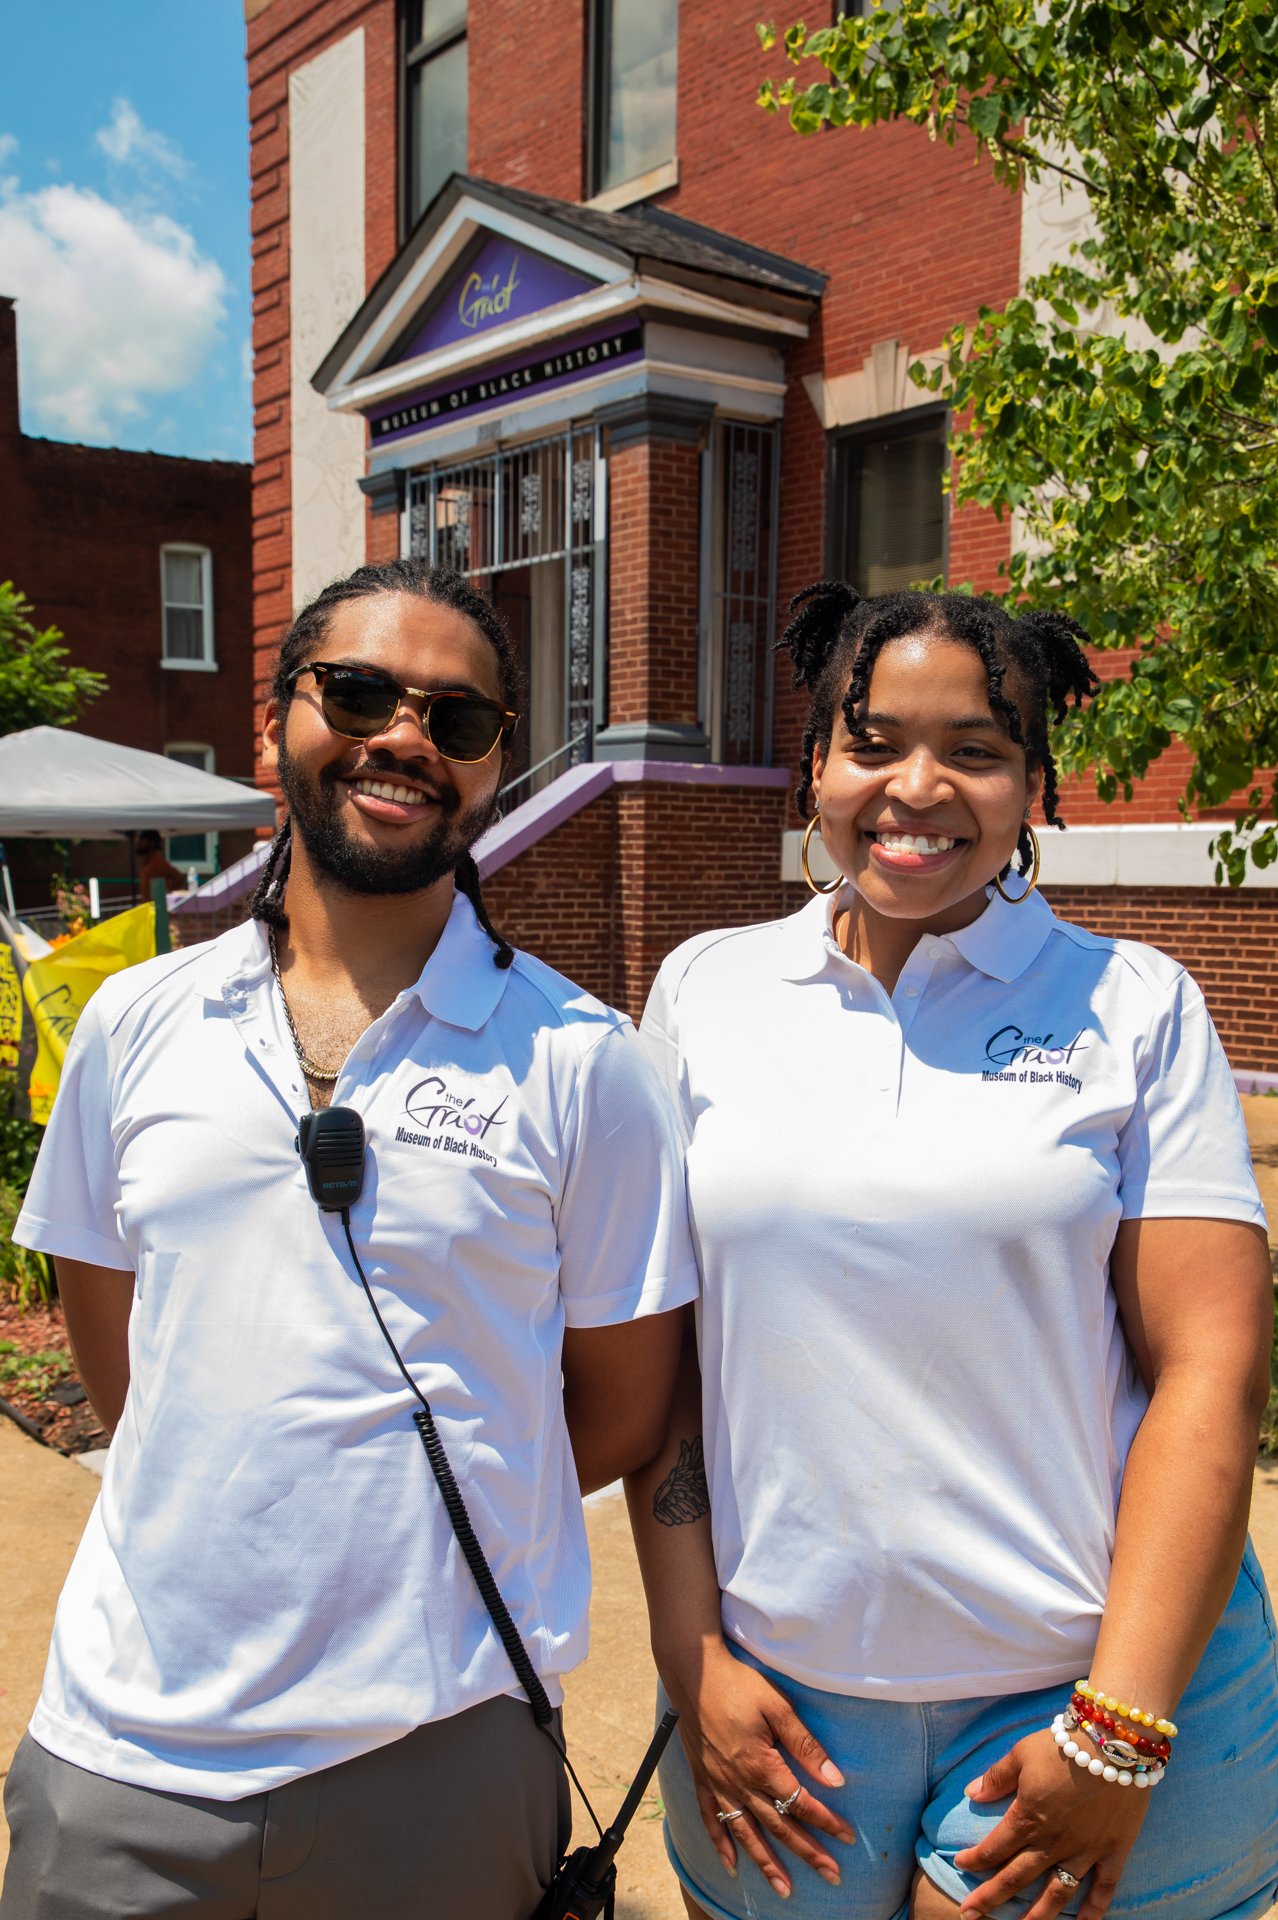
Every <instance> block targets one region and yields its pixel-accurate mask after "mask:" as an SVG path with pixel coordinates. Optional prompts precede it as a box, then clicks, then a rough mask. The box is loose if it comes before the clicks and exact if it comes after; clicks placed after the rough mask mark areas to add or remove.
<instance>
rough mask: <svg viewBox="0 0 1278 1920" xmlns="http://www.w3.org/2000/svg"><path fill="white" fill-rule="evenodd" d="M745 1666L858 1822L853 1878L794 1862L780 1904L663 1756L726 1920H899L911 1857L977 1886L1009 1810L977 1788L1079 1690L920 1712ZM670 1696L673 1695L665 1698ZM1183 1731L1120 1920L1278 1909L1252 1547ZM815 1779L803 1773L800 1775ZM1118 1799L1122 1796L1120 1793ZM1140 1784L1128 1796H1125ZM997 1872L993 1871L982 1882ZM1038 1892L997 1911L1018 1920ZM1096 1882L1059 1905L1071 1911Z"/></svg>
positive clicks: (1260, 1593) (688, 1841) (1274, 1696)
mask: <svg viewBox="0 0 1278 1920" xmlns="http://www.w3.org/2000/svg"><path fill="white" fill-rule="evenodd" d="M734 1651H735V1652H736V1653H737V1655H738V1657H739V1658H741V1659H742V1660H745V1661H746V1662H747V1663H748V1664H749V1665H751V1666H754V1667H757V1668H758V1669H759V1671H760V1672H762V1673H766V1674H767V1676H768V1678H769V1679H770V1680H773V1681H774V1682H775V1683H776V1685H777V1687H778V1689H779V1690H780V1691H781V1692H782V1693H784V1694H785V1695H786V1697H787V1699H789V1701H790V1702H791V1704H792V1705H793V1707H794V1709H795V1711H796V1712H797V1713H798V1715H799V1718H800V1719H801V1720H802V1721H803V1722H804V1723H805V1725H806V1726H807V1727H808V1728H809V1729H810V1730H811V1731H812V1733H814V1734H815V1735H816V1738H817V1739H818V1740H819V1741H820V1742H821V1743H822V1745H823V1746H824V1747H825V1748H826V1750H827V1752H828V1753H829V1754H830V1756H831V1758H832V1759H833V1760H834V1761H835V1762H836V1764H837V1765H838V1766H839V1768H840V1769H841V1770H842V1772H843V1774H844V1776H845V1778H846V1780H847V1785H846V1786H845V1787H844V1788H842V1789H840V1790H839V1791H838V1792H835V1791H833V1790H832V1789H831V1788H829V1787H821V1788H818V1789H815V1791H816V1792H817V1793H818V1796H819V1798H821V1799H823V1800H824V1801H825V1802H826V1803H827V1804H828V1805H830V1806H833V1807H836V1808H837V1809H838V1811H839V1812H840V1813H841V1814H842V1815H843V1817H844V1818H845V1819H846V1820H847V1821H848V1823H849V1824H850V1825H851V1826H852V1827H853V1828H854V1829H855V1830H856V1834H857V1841H856V1845H855V1846H852V1847H844V1846H841V1845H840V1844H839V1842H838V1841H837V1840H833V1841H827V1842H826V1845H827V1846H828V1847H829V1850H830V1851H831V1853H833V1855H834V1857H835V1859H836V1860H837V1861H838V1862H839V1866H840V1868H841V1871H842V1874H843V1884H842V1886H839V1887H831V1886H829V1885H827V1884H826V1882H825V1881H824V1880H822V1879H821V1878H820V1876H819V1875H818V1874H816V1873H815V1872H813V1870H812V1868H810V1867H809V1866H808V1865H807V1864H806V1863H805V1862H804V1861H802V1860H799V1859H798V1858H797V1857H796V1856H795V1855H793V1854H785V1853H784V1850H783V1857H784V1858H785V1862H786V1866H787V1868H788V1870H789V1872H790V1875H791V1879H792V1881H793V1886H794V1891H793V1894H792V1896H791V1898H790V1899H789V1900H781V1899H778V1897H777V1895H776V1894H775V1893H773V1891H772V1889H771V1887H770V1886H769V1885H768V1883H767V1881H766V1880H765V1879H764V1878H763V1875H762V1874H761V1873H760V1872H759V1871H758V1869H757V1868H756V1867H755V1865H754V1863H753V1862H752V1861H751V1860H748V1859H746V1858H745V1856H744V1855H743V1854H742V1853H741V1852H740V1849H738V1869H739V1875H738V1878H737V1879H736V1880H733V1879H731V1878H730V1877H729V1875H728V1874H727V1873H725V1871H724V1868H723V1863H722V1862H721V1860H720V1859H719V1856H718V1854H717V1853H716V1852H715V1850H714V1848H713V1847H712V1846H711V1844H710V1841H709V1839H708V1837H707V1835H706V1830H705V1828H704V1826H703V1825H702V1821H701V1815H700V1812H699V1811H698V1808H697V1802H696V1796H695V1794H694V1792H693V1787H692V1775H691V1773H690V1772H689V1769H688V1763H687V1760H686V1759H685V1758H684V1753H683V1749H682V1747H681V1746H680V1744H679V1742H678V1740H677V1739H676V1740H672V1741H671V1743H670V1745H669V1747H668V1748H667V1749H666V1757H665V1759H664V1761H663V1762H662V1767H661V1791H662V1795H663V1798H664V1800H665V1808H666V1845H667V1848H668V1850H669V1853H670V1858H671V1862H672V1864H673V1866H674V1869H675V1872H676V1873H677V1874H678V1875H679V1878H680V1880H681V1881H682V1882H683V1884H684V1886H685V1887H686V1888H687V1890H688V1892H689V1893H690V1895H691V1896H692V1898H693V1899H694V1900H695V1901H697V1903H698V1904H699V1905H700V1906H702V1907H704V1909H705V1911H706V1913H707V1914H710V1915H711V1916H713V1917H714V1920H782V1916H783V1915H784V1916H785V1920H836V1916H837V1920H897V1917H898V1916H901V1915H903V1914H904V1913H905V1910H906V1907H907V1904H908V1901H909V1895H910V1887H911V1883H912V1881H913V1878H914V1871H915V1867H916V1865H917V1866H919V1867H922V1869H923V1871H924V1873H925V1874H927V1876H928V1878H929V1879H930V1880H932V1881H934V1882H935V1884H936V1885H937V1886H938V1887H939V1888H940V1889H941V1891H942V1892H943V1893H947V1894H949V1896H950V1897H951V1899H954V1900H961V1899H963V1897H964V1895H965V1894H967V1893H969V1892H970V1891H971V1890H972V1889H973V1888H974V1887H976V1886H977V1885H979V1884H980V1879H978V1877H977V1876H974V1875H972V1874H966V1873H962V1872H960V1871H959V1869H958V1868H957V1867H956V1866H955V1865H954V1856H955V1854H956V1853H961V1852H962V1850H963V1848H964V1847H970V1846H974V1845H975V1844H976V1843H977V1841H978V1840H980V1839H982V1838H983V1837H984V1835H985V1834H987V1833H988V1832H989V1831H990V1829H991V1828H992V1827H994V1826H995V1825H996V1824H997V1823H998V1821H999V1820H1000V1819H1001V1818H1002V1816H1003V1814H1004V1813H1005V1812H1006V1810H1007V1807H1008V1804H1009V1803H1008V1802H1007V1801H1006V1800H1002V1801H994V1802H991V1803H990V1804H989V1805H983V1806H974V1805H972V1804H971V1803H970V1802H969V1801H968V1800H967V1799H966V1797H965V1796H964V1792H963V1789H964V1787H965V1786H967V1784H968V1782H969V1781H971V1780H973V1779H975V1777H976V1776H977V1775H978V1774H979V1773H982V1772H984V1770H985V1769H986V1768H987V1767H989V1766H992V1765H993V1763H994V1762H995V1761H996V1760H998V1759H1000V1758H1001V1757H1002V1755H1003V1754H1005V1753H1006V1752H1007V1750H1008V1748H1009V1747H1011V1746H1013V1745H1014V1744H1015V1743H1016V1741H1018V1740H1020V1739H1022V1738H1023V1737H1024V1736H1025V1735H1026V1734H1027V1733H1033V1732H1035V1731H1037V1730H1040V1729H1041V1728H1043V1727H1046V1726H1049V1725H1050V1724H1051V1720H1052V1716H1053V1715H1054V1714H1056V1713H1059V1712H1060V1711H1061V1709H1062V1707H1063V1706H1064V1705H1065V1702H1066V1697H1067V1693H1068V1689H1067V1688H1064V1687H1060V1686H1054V1687H1048V1688H1045V1689H1043V1690H1042V1691H1039V1692H1034V1693H1018V1694H1009V1695H1003V1696H1001V1697H997V1698H990V1699H982V1700H940V1701H935V1702H928V1703H925V1704H923V1705H912V1704H907V1703H905V1702H901V1701H894V1700H858V1699H854V1698H852V1697H850V1696H849V1695H847V1694H838V1693H824V1692H820V1691H818V1690H817V1689H816V1688H815V1687H807V1686H804V1685H802V1684H801V1683H800V1682H799V1681H795V1680H791V1679H789V1678H787V1676H786V1675H785V1674H781V1673H776V1672H774V1671H773V1670H772V1669H771V1668H769V1667H765V1666H764V1665H763V1663H762V1661H759V1660H755V1659H754V1658H753V1657H752V1656H751V1655H749V1654H747V1653H745V1652H744V1651H743V1650H742V1649H741V1648H739V1647H738V1648H735V1649H734ZM663 1704H664V1703H663ZM1176 1718H1177V1721H1178V1723H1179V1725H1180V1728H1181V1733H1180V1737H1179V1739H1178V1740H1177V1742H1176V1752H1175V1755H1174V1758H1173V1763H1172V1765H1171V1766H1170V1767H1169V1768H1168V1770H1167V1777H1166V1779H1165V1780H1163V1781H1162V1783H1161V1784H1160V1785H1159V1786H1157V1787H1155V1788H1154V1789H1153V1790H1152V1792H1151V1793H1150V1794H1149V1808H1148V1813H1147V1816H1146V1819H1145V1823H1144V1825H1143V1826H1142V1828H1141V1831H1140V1837H1139V1838H1138V1840H1137V1842H1136V1845H1135V1847H1134V1848H1133V1849H1132V1853H1131V1855H1130V1857H1129V1859H1128V1862H1127V1866H1126V1868H1125V1870H1124V1873H1123V1877H1122V1880H1121V1881H1120V1883H1119V1887H1118V1893H1117V1895H1116V1897H1115V1899H1114V1903H1113V1905H1112V1906H1111V1907H1110V1910H1109V1911H1110V1916H1111V1920H1136V1917H1137V1916H1140V1917H1141V1920H1144V1916H1153V1915H1154V1914H1155V1913H1156V1914H1157V1920H1226V1916H1227V1920H1258V1916H1260V1915H1262V1914H1265V1913H1267V1912H1268V1911H1269V1909H1270V1907H1271V1906H1272V1905H1273V1903H1274V1901H1275V1900H1278V1637H1276V1636H1275V1629H1274V1616H1273V1609H1272V1607H1271V1605H1270V1602H1269V1596H1268V1594H1267V1593H1266V1591H1265V1584H1264V1579H1263V1576H1262V1574H1261V1572H1260V1568H1259V1566H1258V1564H1257V1562H1256V1557H1255V1555H1254V1553H1253V1552H1252V1549H1251V1545H1250V1542H1249V1543H1248V1546H1247V1550H1246V1554H1245V1556H1244V1559H1243V1564H1242V1570H1241V1572H1240V1573H1239V1576H1238V1581H1237V1584H1236V1586H1235V1588H1234V1592H1233V1595H1232V1597H1231V1599H1230V1602H1229V1605H1228V1607H1227V1608H1226V1610H1225V1613H1224V1615H1223V1617H1222V1618H1221V1621H1220V1624H1219V1625H1218V1626H1217V1628H1216V1631H1215V1632H1214V1633H1213V1635H1212V1637H1211V1640H1210V1641H1209V1642H1208V1645H1207V1650H1206V1652H1205V1653H1204V1655H1203V1658H1202V1660H1201V1662H1200V1663H1199V1666H1198V1671H1197V1672H1196V1673H1195V1675H1194V1678H1193V1680H1192V1681H1191V1682H1190V1685H1189V1688H1188V1690H1187V1691H1186V1694H1185V1697H1184V1699H1183V1700H1182V1701H1181V1703H1180V1706H1179V1708H1178V1710H1177V1714H1176ZM801 1777H803V1778H805V1779H806V1776H801ZM1113 1791H1114V1792H1116V1793H1118V1792H1122V1791H1123V1789H1122V1788H1119V1787H1115V1788H1114V1789H1113ZM1131 1791H1134V1789H1131ZM980 1878H985V1879H988V1878H989V1875H988V1874H986V1875H983V1876H980ZM1041 1888H1042V1883H1041V1882H1039V1883H1038V1885H1037V1886H1035V1887H1031V1888H1029V1889H1027V1891H1026V1892H1025V1894H1023V1895H1020V1896H1018V1897H1017V1898H1015V1899H1013V1900H1010V1901H1008V1902H1007V1903H1006V1904H1005V1905H1004V1906H1002V1907H1000V1908H999V1910H998V1911H999V1915H1000V1917H1001V1916H1006V1920H1021V1916H1023V1915H1024V1914H1025V1912H1026V1911H1027V1909H1028V1908H1029V1906H1030V1905H1031V1904H1032V1902H1033V1901H1034V1899H1035V1898H1036V1897H1037V1895H1038V1893H1039V1892H1040V1891H1041ZM1086 1889H1087V1882H1086V1881H1084V1883H1083V1885H1082V1887H1081V1888H1080V1889H1079V1890H1078V1892H1077V1893H1075V1894H1074V1895H1073V1897H1072V1898H1071V1900H1070V1901H1069V1903H1068V1905H1067V1907H1066V1909H1065V1911H1066V1913H1067V1914H1072V1913H1074V1912H1076V1911H1077V1908H1078V1905H1079V1902H1080V1901H1081V1900H1082V1898H1083V1895H1084V1894H1085V1892H1086Z"/></svg>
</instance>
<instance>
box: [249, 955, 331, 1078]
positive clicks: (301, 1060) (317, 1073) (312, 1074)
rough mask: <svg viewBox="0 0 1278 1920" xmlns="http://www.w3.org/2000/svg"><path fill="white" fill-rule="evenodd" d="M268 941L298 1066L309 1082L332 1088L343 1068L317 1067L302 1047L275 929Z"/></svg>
mask: <svg viewBox="0 0 1278 1920" xmlns="http://www.w3.org/2000/svg"><path fill="white" fill-rule="evenodd" d="M266 940H267V945H268V946H269V947H270V949H271V972H272V973H273V974H274V975H275V984H276V986H277V987H278V988H279V990H280V1000H281V1002H282V1003H283V1007H284V1018H285V1020H287V1022H288V1030H289V1032H290V1033H291V1034H292V1036H293V1046H294V1049H295V1050H296V1053H297V1064H298V1066H299V1067H300V1068H301V1069H302V1072H303V1074H304V1075H305V1077H306V1078H307V1079H308V1080H314V1081H316V1082H317V1083H318V1084H319V1085H320V1086H324V1087H331V1086H333V1085H334V1084H335V1082H336V1080H337V1076H338V1074H339V1073H340V1072H341V1068H340V1067H335V1068H334V1070H333V1072H332V1073H329V1072H328V1070H327V1069H326V1068H324V1067H317V1066H316V1064H315V1062H314V1061H313V1060H312V1059H311V1057H310V1055H309V1054H308V1053H307V1051H306V1048H305V1047H304V1046H303V1045H302V1039H301V1035H300V1034H299V1033H298V1031H297V1028H296V1026H295V1025H294V1023H293V1012H292V1009H291V1007H290V1006H289V1004H288V995H287V994H286V993H285V991H284V982H283V981H282V980H281V979H280V956H279V954H278V952H277V951H276V947H275V929H274V927H268V928H267V930H266Z"/></svg>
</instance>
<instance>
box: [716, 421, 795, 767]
mask: <svg viewBox="0 0 1278 1920" xmlns="http://www.w3.org/2000/svg"><path fill="white" fill-rule="evenodd" d="M777 442H778V435H777V429H776V428H775V427H774V426H763V425H758V424H756V423H754V422H746V421H744V420H719V421H717V422H716V423H715V428H714V432H713V435H712V437H711V442H710V449H709V453H708V455H707V458H708V459H709V461H710V487H709V503H710V527H709V537H708V540H707V544H706V561H707V563H708V566H709V569H710V572H709V583H708V584H709V589H710V592H709V602H708V606H707V609H706V611H707V615H708V632H707V648H706V655H705V662H704V669H703V671H704V676H705V677H704V681H703V689H704V692H703V711H704V712H706V713H707V714H708V715H709V724H708V726H707V732H708V733H709V736H710V758H711V759H712V760H716V761H720V762H723V763H726V764H728V765H733V766H755V767H763V766H767V765H768V763H769V761H770V759H771V742H772V639H773V635H774V633H775V630H776V572H777V480H778V462H777Z"/></svg>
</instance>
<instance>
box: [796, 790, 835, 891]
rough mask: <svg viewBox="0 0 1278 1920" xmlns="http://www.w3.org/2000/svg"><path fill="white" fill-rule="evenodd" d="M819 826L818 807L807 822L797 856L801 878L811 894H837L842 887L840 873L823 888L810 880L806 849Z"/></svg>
mask: <svg viewBox="0 0 1278 1920" xmlns="http://www.w3.org/2000/svg"><path fill="white" fill-rule="evenodd" d="M820 824H821V809H820V807H818V808H817V810H816V812H815V813H814V814H813V816H812V818H811V819H810V820H809V821H808V826H807V831H806V833H805V834H804V836H803V851H802V853H801V854H800V856H799V859H800V864H801V865H802V868H803V877H804V879H805V880H806V881H807V883H808V885H809V887H811V889H812V891H813V893H837V892H838V891H839V888H840V887H841V886H842V885H843V875H842V874H841V873H839V874H836V875H835V877H834V879H833V880H827V881H826V883H825V885H824V886H820V885H818V883H817V882H816V881H815V880H814V879H813V878H812V869H811V867H810V866H809V865H808V849H809V848H810V847H811V845H812V836H813V834H814V833H815V832H816V830H817V828H818V827H819V826H820Z"/></svg>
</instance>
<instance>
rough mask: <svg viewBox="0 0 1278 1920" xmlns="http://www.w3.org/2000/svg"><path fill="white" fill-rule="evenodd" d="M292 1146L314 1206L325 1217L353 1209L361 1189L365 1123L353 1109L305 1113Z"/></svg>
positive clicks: (334, 1108)
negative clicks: (303, 1172)
mask: <svg viewBox="0 0 1278 1920" xmlns="http://www.w3.org/2000/svg"><path fill="white" fill-rule="evenodd" d="M294 1144H295V1145H296V1147H297V1151H298V1152H299V1153H300V1154H301V1156H302V1165H303V1166H304V1167H305V1168H306V1179H307V1183H308V1184H309V1186H310V1189H311V1199H312V1200H314V1201H315V1203H316V1205H317V1206H319V1207H320V1208H321V1209H322V1211H323V1212H325V1213H344V1212H345V1211H346V1209H347V1208H348V1207H353V1206H354V1205H355V1202H356V1201H357V1200H358V1199H359V1196H360V1193H361V1191H362V1190H363V1186H364V1122H363V1121H362V1120H361V1119H360V1116H359V1115H358V1114H357V1113H356V1111H355V1109H354V1107H321V1108H320V1109H319V1110H318V1112H312V1113H304V1114H303V1115H302V1117H301V1119H300V1120H299V1121H298V1123H297V1139H296V1141H295V1143H294Z"/></svg>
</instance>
